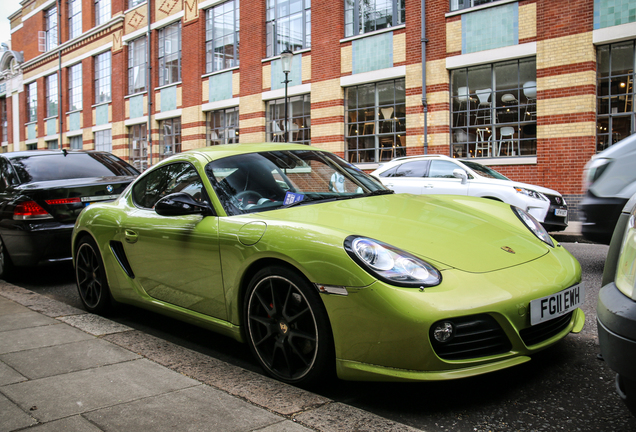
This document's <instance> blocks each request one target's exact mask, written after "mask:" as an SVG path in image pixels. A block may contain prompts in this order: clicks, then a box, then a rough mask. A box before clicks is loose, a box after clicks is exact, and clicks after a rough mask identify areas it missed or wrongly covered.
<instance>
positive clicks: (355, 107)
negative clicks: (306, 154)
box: [345, 78, 406, 162]
mask: <svg viewBox="0 0 636 432" xmlns="http://www.w3.org/2000/svg"><path fill="white" fill-rule="evenodd" d="M345 106H346V109H347V112H346V124H345V138H346V141H347V149H346V158H347V160H348V161H349V162H379V161H386V160H391V159H393V158H394V157H398V156H404V155H406V122H405V120H406V91H405V89H404V78H401V79H397V80H391V81H383V82H379V83H371V84H364V85H359V86H355V87H349V88H347V90H346V100H345Z"/></svg>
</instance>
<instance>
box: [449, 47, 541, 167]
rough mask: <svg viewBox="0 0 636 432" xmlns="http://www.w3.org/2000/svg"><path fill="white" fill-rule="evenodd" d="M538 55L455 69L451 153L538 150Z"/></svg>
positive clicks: (468, 154)
mask: <svg viewBox="0 0 636 432" xmlns="http://www.w3.org/2000/svg"><path fill="white" fill-rule="evenodd" d="M536 76H537V71H536V62H535V59H534V58H532V59H522V60H512V61H507V62H502V63H495V64H487V65H481V66H474V67H469V68H463V69H457V70H453V71H452V72H451V85H452V89H451V101H450V102H451V103H450V105H451V147H452V148H451V155H452V156H453V157H485V158H487V157H507V156H534V155H536V154H537V121H536V107H537V83H536Z"/></svg>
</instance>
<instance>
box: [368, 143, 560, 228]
mask: <svg viewBox="0 0 636 432" xmlns="http://www.w3.org/2000/svg"><path fill="white" fill-rule="evenodd" d="M371 175H373V176H374V177H377V178H378V179H379V180H380V181H381V182H382V184H383V185H385V186H386V187H388V188H389V189H392V190H394V191H395V192H398V193H412V194H457V195H469V196H475V197H481V198H489V199H493V200H497V201H502V202H505V203H508V204H511V205H514V206H517V207H519V208H522V209H523V210H525V211H527V212H528V213H530V214H531V215H532V216H534V217H535V219H537V220H538V221H539V222H541V224H542V225H543V226H544V228H545V229H546V230H547V231H563V230H564V229H565V228H566V227H567V226H568V207H567V204H566V202H565V200H564V199H563V197H562V196H561V194H560V193H559V192H557V191H555V190H552V189H548V188H544V187H541V186H535V185H529V184H525V183H521V182H517V181H513V180H510V179H509V178H507V177H506V176H504V175H503V174H501V173H499V172H497V171H495V170H494V169H492V168H490V167H487V166H485V165H481V164H479V163H477V162H475V161H472V160H467V159H455V158H451V157H448V156H443V155H422V156H407V157H402V158H397V159H393V160H392V161H390V162H387V163H384V164H382V165H380V167H379V168H378V169H376V170H375V171H373V172H372V173H371Z"/></svg>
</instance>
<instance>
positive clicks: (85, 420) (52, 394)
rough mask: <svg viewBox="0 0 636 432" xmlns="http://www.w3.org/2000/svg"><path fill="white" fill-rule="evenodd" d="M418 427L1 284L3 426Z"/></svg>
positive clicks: (269, 430) (274, 430)
mask: <svg viewBox="0 0 636 432" xmlns="http://www.w3.org/2000/svg"><path fill="white" fill-rule="evenodd" d="M23 429H28V431H34V432H45V431H78V432H95V431H126V432H136V431H143V432H148V431H153V432H155V431H159V432H161V431H169V432H177V431H223V432H226V431H262V432H301V431H311V430H316V431H416V430H417V429H414V428H411V427H408V426H405V425H403V424H400V423H396V422H393V421H389V420H387V419H384V418H382V417H379V416H376V415H374V414H371V413H368V412H366V411H363V410H360V409H357V408H353V407H351V406H348V405H345V404H342V403H337V402H334V401H332V400H329V399H327V398H324V397H322V396H319V395H316V394H313V393H311V392H308V391H305V390H301V389H298V388H296V387H293V386H288V385H286V384H283V383H280V382H278V381H275V380H272V379H269V378H267V377H264V376H262V375H259V374H256V373H253V372H250V371H247V370H244V369H241V368H239V367H236V366H233V365H230V364H227V363H224V362H222V361H220V360H217V359H214V358H211V357H208V356H205V355H203V354H200V353H197V352H194V351H191V350H188V349H186V348H183V347H180V346H177V345H175V344H172V343H170V342H167V341H164V340H161V339H158V338H156V337H154V336H150V335H147V334H145V333H142V332H139V331H136V330H133V329H131V328H129V327H126V326H123V325H120V324H117V323H114V322H112V321H110V320H108V319H105V318H102V317H99V316H97V315H93V314H89V313H86V312H85V311H83V310H79V309H76V308H73V307H71V306H68V305H66V304H63V303H60V302H57V301H55V300H52V299H49V298H48V297H45V296H42V295H40V294H36V293H34V292H32V291H29V290H26V289H24V288H20V287H17V286H14V285H11V284H8V283H6V282H4V281H0V431H18V430H23Z"/></svg>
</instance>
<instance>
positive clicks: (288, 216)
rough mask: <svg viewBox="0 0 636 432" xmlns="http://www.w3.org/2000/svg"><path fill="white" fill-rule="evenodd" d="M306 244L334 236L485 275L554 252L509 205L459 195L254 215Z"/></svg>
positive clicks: (389, 198) (307, 207) (371, 199)
mask: <svg viewBox="0 0 636 432" xmlns="http://www.w3.org/2000/svg"><path fill="white" fill-rule="evenodd" d="M251 216H252V218H250V219H252V221H253V220H254V218H259V217H260V220H261V221H263V222H265V223H266V224H277V223H280V224H283V225H284V226H286V227H288V228H291V227H294V228H296V229H293V230H292V231H293V232H295V233H298V229H302V230H303V232H304V233H305V236H306V239H305V240H306V241H315V240H314V239H315V238H317V237H316V234H317V233H318V234H329V233H331V234H335V235H336V236H338V235H339V236H340V237H341V239H342V241H344V238H346V237H347V236H349V235H360V236H366V237H370V238H373V239H376V240H380V241H383V242H385V243H388V244H390V245H392V246H395V247H398V248H400V249H402V250H405V251H407V252H410V253H412V254H414V255H416V256H419V257H421V258H423V259H426V260H429V261H432V262H434V263H436V264H438V265H439V267H440V269H443V268H448V267H453V268H457V269H461V270H464V271H467V272H475V273H483V272H491V271H495V270H499V269H503V268H508V267H512V266H516V265H519V264H522V263H525V262H528V261H532V260H535V259H537V258H539V257H541V256H543V255H545V254H546V253H549V249H550V247H549V246H548V245H546V244H545V243H543V242H542V241H540V240H539V239H538V238H537V237H535V236H534V234H532V233H531V232H530V231H529V230H528V229H527V228H526V226H525V225H524V224H523V223H522V222H521V221H520V220H519V219H518V218H517V217H516V216H515V214H514V213H513V212H512V210H511V209H510V206H509V205H508V204H504V203H500V202H496V201H490V200H484V199H481V198H474V197H465V196H456V195H412V194H394V195H383V196H375V197H366V198H356V199H349V200H344V201H334V202H323V203H314V204H306V205H301V206H297V207H293V208H289V209H280V210H274V211H271V212H264V213H259V214H252V215H251Z"/></svg>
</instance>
